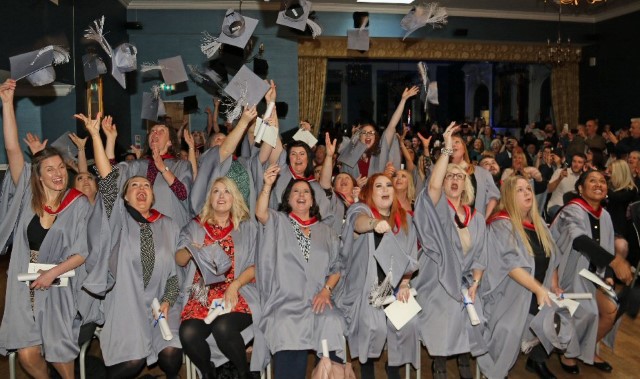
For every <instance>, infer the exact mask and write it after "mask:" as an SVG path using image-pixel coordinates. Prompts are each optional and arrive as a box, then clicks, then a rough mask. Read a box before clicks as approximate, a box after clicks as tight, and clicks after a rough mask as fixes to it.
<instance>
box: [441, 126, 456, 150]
mask: <svg viewBox="0 0 640 379" xmlns="http://www.w3.org/2000/svg"><path fill="white" fill-rule="evenodd" d="M458 130H460V125H456V122H455V121H452V122H451V124H449V126H447V129H446V130H445V131H444V134H443V135H442V136H443V137H444V147H446V148H447V149H450V148H451V146H453V135H454V134H455V133H457V132H458Z"/></svg>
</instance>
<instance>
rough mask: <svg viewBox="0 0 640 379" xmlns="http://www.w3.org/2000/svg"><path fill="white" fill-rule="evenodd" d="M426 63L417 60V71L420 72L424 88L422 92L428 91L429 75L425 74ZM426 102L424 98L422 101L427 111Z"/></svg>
mask: <svg viewBox="0 0 640 379" xmlns="http://www.w3.org/2000/svg"><path fill="white" fill-rule="evenodd" d="M427 70H428V67H427V64H426V63H424V62H418V72H419V73H420V78H422V87H423V88H424V93H427V92H428V91H429V76H428V75H427ZM427 109H428V102H427V100H426V99H425V101H424V111H425V113H426V112H427Z"/></svg>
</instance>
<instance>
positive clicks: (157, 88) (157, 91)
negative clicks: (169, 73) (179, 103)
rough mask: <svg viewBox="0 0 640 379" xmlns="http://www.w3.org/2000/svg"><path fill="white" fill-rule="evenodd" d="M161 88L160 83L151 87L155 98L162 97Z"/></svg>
mask: <svg viewBox="0 0 640 379" xmlns="http://www.w3.org/2000/svg"><path fill="white" fill-rule="evenodd" d="M161 91H162V90H161V88H160V86H159V85H157V84H156V85H154V86H152V87H151V96H153V99H154V100H158V99H159V98H160V92H161Z"/></svg>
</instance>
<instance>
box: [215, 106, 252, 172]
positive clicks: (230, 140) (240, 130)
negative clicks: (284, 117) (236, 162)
mask: <svg viewBox="0 0 640 379" xmlns="http://www.w3.org/2000/svg"><path fill="white" fill-rule="evenodd" d="M256 116H258V112H257V111H256V106H255V105H254V106H252V107H245V108H244V111H243V112H242V117H240V121H238V124H237V125H236V127H235V128H233V130H232V131H231V133H229V135H228V136H227V138H225V140H224V142H223V143H222V145H221V146H220V162H222V161H224V160H225V159H227V158H228V157H230V156H231V155H232V154H233V153H234V152H235V151H236V148H237V147H238V144H239V143H240V141H242V136H244V133H245V132H246V131H247V128H248V127H249V124H250V123H251V121H253V120H254V119H255V118H256Z"/></svg>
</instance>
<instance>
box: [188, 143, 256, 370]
mask: <svg viewBox="0 0 640 379" xmlns="http://www.w3.org/2000/svg"><path fill="white" fill-rule="evenodd" d="M232 133H233V132H232ZM257 238H258V225H257V224H256V222H255V221H254V220H252V219H251V218H250V215H249V208H248V207H247V205H246V203H245V202H244V199H243V196H242V193H241V192H240V190H239V189H238V187H237V186H236V184H235V182H234V181H233V180H232V179H229V178H227V177H224V176H223V177H219V178H218V179H216V180H215V181H214V182H213V184H212V186H211V190H210V191H209V196H207V200H206V203H205V205H204V206H203V208H202V211H201V212H200V214H199V215H198V217H196V218H194V219H193V220H191V222H190V223H189V224H187V226H186V227H185V228H183V230H182V233H181V234H180V245H179V246H180V249H179V250H178V252H177V253H176V262H177V263H178V265H180V266H183V267H186V269H187V275H186V280H185V282H184V285H185V291H184V292H185V293H186V294H188V296H186V298H185V299H184V300H185V301H184V303H183V304H182V307H183V310H182V324H181V325H180V341H181V342H182V346H184V351H185V353H186V354H187V355H188V356H189V358H190V359H191V361H192V362H193V363H194V364H195V365H196V367H198V369H199V370H200V372H201V373H202V375H203V376H202V378H203V379H205V378H207V379H214V378H216V370H215V367H216V366H220V365H221V364H223V363H225V362H226V361H227V360H230V361H231V362H232V363H233V364H234V366H235V367H236V368H237V370H238V375H239V378H240V379H248V378H251V375H250V369H249V362H247V355H246V351H245V341H244V339H243V336H242V332H243V331H244V330H245V329H247V328H249V327H251V326H252V324H253V321H254V320H253V319H252V313H254V312H255V313H257V309H258V307H259V298H258V291H257V288H256V285H255V280H254V278H255V265H254V262H255V249H256V241H257ZM192 261H193V263H194V264H190V262H192ZM212 263H213V264H212ZM220 299H223V300H224V307H225V309H228V310H230V312H229V313H227V314H222V315H219V316H217V317H216V318H215V319H214V320H213V321H212V322H211V323H209V324H207V323H206V322H205V321H204V319H205V318H206V317H207V315H208V313H209V308H210V305H211V304H212V303H213V302H214V301H216V300H218V301H220ZM253 330H254V334H255V333H257V332H258V331H257V330H256V329H255V328H253ZM211 337H213V338H211ZM254 341H255V342H254V347H253V354H252V356H251V359H252V360H253V361H254V362H256V363H255V365H256V367H255V370H256V371H259V370H260V369H262V368H263V366H265V365H266V364H264V365H263V364H262V362H258V358H259V354H258V352H259V350H260V349H259V343H258V338H257V337H255V338H254ZM263 345H264V344H263ZM267 355H268V353H267V352H264V354H262V355H261V356H262V357H263V358H264V357H266V356H267ZM267 359H268V358H267Z"/></svg>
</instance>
